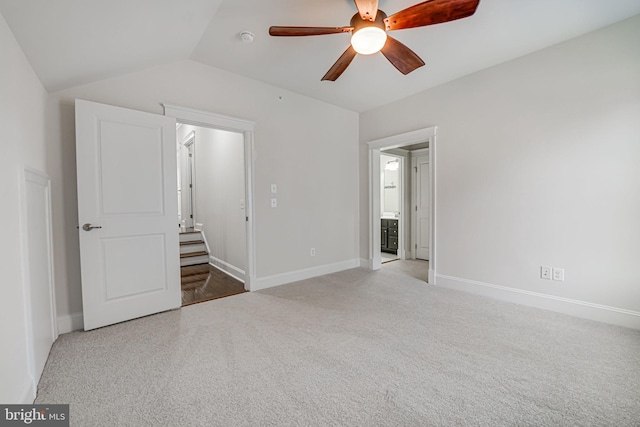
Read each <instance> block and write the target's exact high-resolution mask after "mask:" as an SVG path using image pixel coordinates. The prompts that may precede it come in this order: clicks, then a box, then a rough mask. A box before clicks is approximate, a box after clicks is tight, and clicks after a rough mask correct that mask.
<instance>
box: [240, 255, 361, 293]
mask: <svg viewBox="0 0 640 427" xmlns="http://www.w3.org/2000/svg"><path fill="white" fill-rule="evenodd" d="M360 262H361V260H360V259H358V258H356V259H352V260H349V261H342V262H337V263H335V264H326V265H321V266H318V267H311V268H305V269H302V270H296V271H290V272H287V273H281V274H275V275H273V276H267V277H260V278H258V279H256V281H255V282H254V286H253V287H252V288H251V290H252V291H259V290H261V289H267V288H272V287H274V286H280V285H284V284H286V283H291V282H297V281H299V280H305V279H311V278H313V277H318V276H323V275H325V274H331V273H337V272H338V271H343V270H350V269H352V268H358V267H360Z"/></svg>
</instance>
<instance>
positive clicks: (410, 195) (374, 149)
mask: <svg viewBox="0 0 640 427" xmlns="http://www.w3.org/2000/svg"><path fill="white" fill-rule="evenodd" d="M368 145H369V160H370V163H369V172H370V174H369V181H370V186H369V188H370V205H369V221H370V227H369V243H370V258H369V266H370V268H371V269H373V270H377V269H379V268H381V265H382V261H383V256H382V254H381V251H380V248H381V247H382V243H383V241H382V240H383V237H384V234H383V233H384V231H383V227H382V225H383V224H384V219H385V217H384V215H387V214H388V213H387V212H385V210H386V208H384V207H383V206H384V205H383V191H384V190H383V186H384V184H385V182H384V179H385V178H384V174H383V170H384V168H385V166H386V164H387V163H384V165H383V161H382V159H383V158H384V157H383V156H389V155H393V156H395V157H397V158H398V159H399V168H402V165H406V166H405V168H404V172H403V173H402V177H403V180H402V182H404V183H405V185H404V186H403V189H402V191H401V195H402V197H401V200H402V201H401V202H400V212H399V213H397V214H394V215H397V216H398V218H399V226H398V234H399V236H398V245H399V247H398V250H399V255H398V256H399V258H400V259H401V260H403V262H401V263H396V262H394V263H389V264H385V265H394V268H400V269H403V270H407V271H406V272H407V273H408V274H411V275H412V276H414V277H418V278H420V279H421V280H424V281H426V282H428V283H430V284H435V276H436V257H435V242H436V233H435V231H436V229H435V219H436V218H435V170H436V165H435V159H436V157H435V152H436V128H435V127H431V128H425V129H420V130H417V131H413V132H408V133H405V134H400V135H394V136H391V137H388V138H383V139H379V140H375V141H370V142H369V143H368ZM387 219H388V218H387ZM405 261H406V262H405Z"/></svg>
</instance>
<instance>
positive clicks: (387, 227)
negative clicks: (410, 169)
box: [380, 152, 405, 264]
mask: <svg viewBox="0 0 640 427" xmlns="http://www.w3.org/2000/svg"><path fill="white" fill-rule="evenodd" d="M403 160H404V159H403V157H402V156H399V155H396V154H393V153H392V152H382V153H381V154H380V202H381V203H380V212H381V214H380V258H381V263H382V264H385V263H388V262H392V261H397V260H399V259H404V254H405V252H404V250H402V249H403V248H404V239H403V238H402V236H403V233H402V231H403V229H404V228H405V222H404V221H401V218H400V217H401V213H402V212H403V211H404V209H403V208H402V204H403V202H404V197H403V187H404V186H403V179H402V178H403V173H404V169H405V168H404V167H403V164H404V161H403Z"/></svg>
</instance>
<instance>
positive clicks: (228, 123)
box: [162, 104, 255, 132]
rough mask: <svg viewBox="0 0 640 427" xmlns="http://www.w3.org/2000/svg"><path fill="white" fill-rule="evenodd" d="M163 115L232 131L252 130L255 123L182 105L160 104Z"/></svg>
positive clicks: (190, 123)
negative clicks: (162, 108)
mask: <svg viewBox="0 0 640 427" xmlns="http://www.w3.org/2000/svg"><path fill="white" fill-rule="evenodd" d="M162 106H163V107H164V115H165V116H172V117H175V118H176V119H180V123H185V124H189V125H194V126H201V124H202V123H206V124H209V125H213V126H215V127H216V128H218V129H225V130H230V131H232V132H245V131H249V132H253V130H254V128H255V123H254V122H250V121H248V120H244V119H238V118H235V117H229V116H224V115H222V114H216V113H211V112H209V111H204V110H196V109H194V108H189V107H182V106H179V105H171V104H162Z"/></svg>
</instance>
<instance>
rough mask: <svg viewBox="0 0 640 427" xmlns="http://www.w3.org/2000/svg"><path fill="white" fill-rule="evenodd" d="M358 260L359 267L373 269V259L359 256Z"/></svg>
mask: <svg viewBox="0 0 640 427" xmlns="http://www.w3.org/2000/svg"><path fill="white" fill-rule="evenodd" d="M359 261H360V267H362V268H368V269H369V270H372V269H373V260H372V259H366V258H360V260H359Z"/></svg>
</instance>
